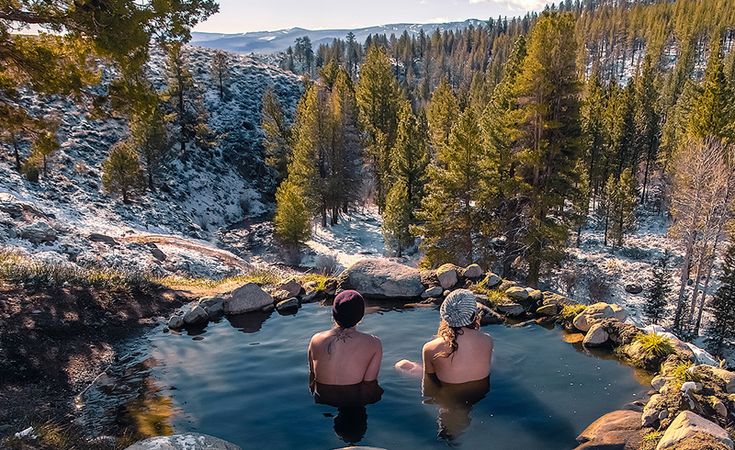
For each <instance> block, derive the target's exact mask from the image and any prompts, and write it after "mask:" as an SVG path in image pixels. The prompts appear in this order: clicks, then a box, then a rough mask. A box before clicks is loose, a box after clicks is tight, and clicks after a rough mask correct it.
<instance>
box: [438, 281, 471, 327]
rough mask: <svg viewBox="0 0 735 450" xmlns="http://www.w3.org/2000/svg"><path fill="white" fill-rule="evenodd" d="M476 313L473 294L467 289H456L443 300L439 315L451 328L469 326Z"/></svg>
mask: <svg viewBox="0 0 735 450" xmlns="http://www.w3.org/2000/svg"><path fill="white" fill-rule="evenodd" d="M476 312H477V300H476V297H475V294H474V293H473V292H472V291H470V290H469V289H457V290H456V291H453V292H452V293H451V294H449V295H447V298H445V299H444V303H442V306H441V308H439V315H440V316H441V318H442V319H444V321H445V322H446V323H447V325H449V326H450V327H453V328H459V327H466V326H468V325H471V324H472V322H473V320H474V318H475V313H476Z"/></svg>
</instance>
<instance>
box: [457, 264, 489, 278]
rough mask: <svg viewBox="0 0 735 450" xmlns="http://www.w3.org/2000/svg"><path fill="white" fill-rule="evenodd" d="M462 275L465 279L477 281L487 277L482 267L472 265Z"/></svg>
mask: <svg viewBox="0 0 735 450" xmlns="http://www.w3.org/2000/svg"><path fill="white" fill-rule="evenodd" d="M462 275H463V276H464V277H465V278H469V279H470V280H477V279H479V278H482V276H483V275H485V272H484V271H483V270H482V267H480V266H479V265H477V264H470V265H469V266H467V267H465V269H464V272H463V273H462Z"/></svg>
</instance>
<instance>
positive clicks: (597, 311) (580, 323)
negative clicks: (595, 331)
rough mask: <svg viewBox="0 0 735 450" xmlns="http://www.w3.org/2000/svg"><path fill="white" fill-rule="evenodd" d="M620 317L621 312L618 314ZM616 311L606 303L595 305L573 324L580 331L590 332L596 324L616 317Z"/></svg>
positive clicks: (581, 314)
mask: <svg viewBox="0 0 735 450" xmlns="http://www.w3.org/2000/svg"><path fill="white" fill-rule="evenodd" d="M617 314H618V315H620V312H618V313H617ZM615 315H616V311H615V309H613V308H612V305H609V304H607V303H604V302H598V303H594V304H592V305H589V306H588V307H586V308H585V309H584V311H582V312H581V313H580V314H579V315H577V317H575V318H574V320H573V321H572V324H573V325H574V327H575V328H576V329H578V330H579V331H585V332H586V331H589V329H590V328H592V325H594V324H595V323H596V322H599V321H600V320H603V319H608V318H610V317H615Z"/></svg>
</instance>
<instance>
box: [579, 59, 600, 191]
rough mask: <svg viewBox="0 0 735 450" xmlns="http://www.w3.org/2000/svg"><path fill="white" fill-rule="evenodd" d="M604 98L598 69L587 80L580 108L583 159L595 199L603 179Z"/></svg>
mask: <svg viewBox="0 0 735 450" xmlns="http://www.w3.org/2000/svg"><path fill="white" fill-rule="evenodd" d="M604 111H605V96H604V90H603V87H602V84H601V82H600V75H599V71H598V68H597V67H595V68H594V69H593V72H592V76H590V78H589V79H588V80H587V84H586V89H585V93H584V101H583V103H582V107H581V123H582V136H583V147H584V149H583V151H584V159H585V161H587V169H586V170H587V173H588V174H589V184H590V188H591V191H592V195H593V196H595V197H597V195H598V194H599V192H600V190H601V189H602V188H603V187H604V183H605V181H606V180H605V179H603V177H604V174H605V167H604V165H605V163H606V160H605V124H604Z"/></svg>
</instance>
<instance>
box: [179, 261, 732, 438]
mask: <svg viewBox="0 0 735 450" xmlns="http://www.w3.org/2000/svg"><path fill="white" fill-rule="evenodd" d="M460 288H465V289H471V290H472V291H474V292H475V294H476V295H477V300H478V314H479V315H480V319H481V322H482V323H483V324H489V323H500V322H503V321H509V322H511V323H517V324H519V326H523V325H525V324H526V323H529V322H537V323H554V322H555V323H558V324H560V325H561V326H562V327H563V328H564V329H566V330H567V331H569V332H571V333H579V334H577V336H580V339H570V340H568V341H569V342H575V344H574V345H582V346H583V347H598V348H602V349H607V350H609V351H611V352H614V353H615V354H616V355H618V356H619V357H620V358H621V359H622V360H623V361H625V362H626V363H628V364H629V365H632V366H635V367H639V368H642V369H645V370H647V371H649V372H650V373H652V374H654V375H655V376H654V378H653V381H652V382H651V385H652V387H653V395H652V396H651V397H650V398H649V399H648V400H647V401H646V402H645V403H644V404H642V407H635V406H634V407H633V408H634V409H638V410H637V411H632V412H631V411H628V412H620V411H614V412H612V413H608V414H606V415H603V416H602V417H600V418H599V419H598V420H597V421H595V422H594V423H593V424H591V425H590V426H589V427H588V428H587V429H586V430H585V431H584V432H582V433H581V434H580V436H579V437H578V442H579V447H577V448H578V449H593V448H603V447H604V448H620V449H633V448H646V449H654V448H656V449H657V450H663V449H669V448H701V444H702V443H704V444H707V445H711V447H708V448H718V449H719V448H722V449H731V450H733V445H732V440H731V439H724V438H723V436H727V432H726V431H725V429H726V428H730V429H732V427H734V426H735V421H733V417H735V373H733V372H730V371H728V370H724V369H722V368H719V367H713V366H711V365H706V364H705V363H706V362H708V363H710V364H711V363H712V361H713V359H712V358H711V357H709V358H708V357H707V354H706V352H703V351H702V350H701V349H698V348H696V347H694V346H692V345H691V344H687V343H685V342H683V341H681V340H679V339H678V338H676V337H675V336H673V335H671V334H669V333H666V332H664V330H663V329H662V328H660V327H647V328H645V329H641V328H638V327H637V326H636V325H635V324H633V323H632V322H631V321H630V320H629V318H628V314H627V312H626V311H625V310H624V309H623V308H622V307H621V306H619V305H616V304H610V303H604V302H597V303H593V304H590V305H584V304H580V303H578V302H576V301H574V300H571V299H569V298H566V297H564V296H562V295H559V294H557V293H554V292H549V291H545V292H542V291H539V290H536V289H532V288H528V287H524V286H521V285H519V284H518V283H516V282H513V281H510V280H504V279H502V278H501V277H500V276H498V275H496V274H494V273H492V272H485V271H484V270H482V268H480V267H479V266H478V265H476V264H473V265H471V266H468V267H466V268H462V267H457V266H455V265H452V264H445V265H442V266H440V267H439V269H436V270H427V271H423V270H419V269H415V268H412V267H409V266H405V265H402V264H399V263H396V262H392V261H389V260H385V259H365V260H362V261H359V262H357V263H355V264H354V265H352V266H351V267H349V268H347V269H346V270H345V271H344V272H342V273H341V274H340V275H339V276H338V277H333V278H326V279H324V280H322V281H321V282H316V281H313V280H311V281H304V282H302V281H301V279H299V278H298V277H293V278H290V279H288V280H284V281H283V282H281V283H279V284H277V285H274V286H258V285H256V284H253V283H249V284H246V285H243V286H241V287H239V288H237V289H235V290H234V291H232V292H230V293H229V294H225V295H222V296H217V297H206V298H202V299H200V300H199V301H198V302H194V303H192V304H191V305H189V306H188V307H187V308H186V309H184V310H181V311H178V312H177V314H175V315H174V316H173V317H171V319H170V320H169V328H171V329H180V328H184V327H187V326H188V323H187V320H186V318H187V317H188V318H189V319H190V321H191V320H192V319H193V318H196V323H194V324H193V325H192V326H202V325H203V323H206V320H216V319H217V318H218V317H220V316H221V315H222V314H226V315H232V314H241V313H248V312H254V311H272V310H274V309H276V310H277V311H278V312H279V313H282V314H286V313H293V312H294V311H296V310H297V309H298V308H299V307H300V306H301V305H302V304H304V303H310V302H315V301H326V302H329V301H330V300H331V299H332V298H333V297H334V295H335V294H336V293H337V292H339V291H341V290H344V289H356V290H358V291H360V292H361V293H362V294H363V295H365V297H367V298H372V299H394V300H401V301H404V303H405V305H406V306H407V307H421V306H427V307H434V306H436V305H438V304H441V302H442V301H443V298H444V297H446V295H447V294H449V292H451V291H452V290H454V289H460ZM411 302H414V303H411ZM202 311H203V312H205V313H206V316H207V319H205V318H204V317H203V314H202ZM580 341H581V343H580ZM685 413H686V417H684V416H682V414H685ZM632 418H635V420H633V419H632ZM723 433H725V434H724V435H723ZM659 441H660V443H659ZM657 445H658V447H657Z"/></svg>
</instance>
